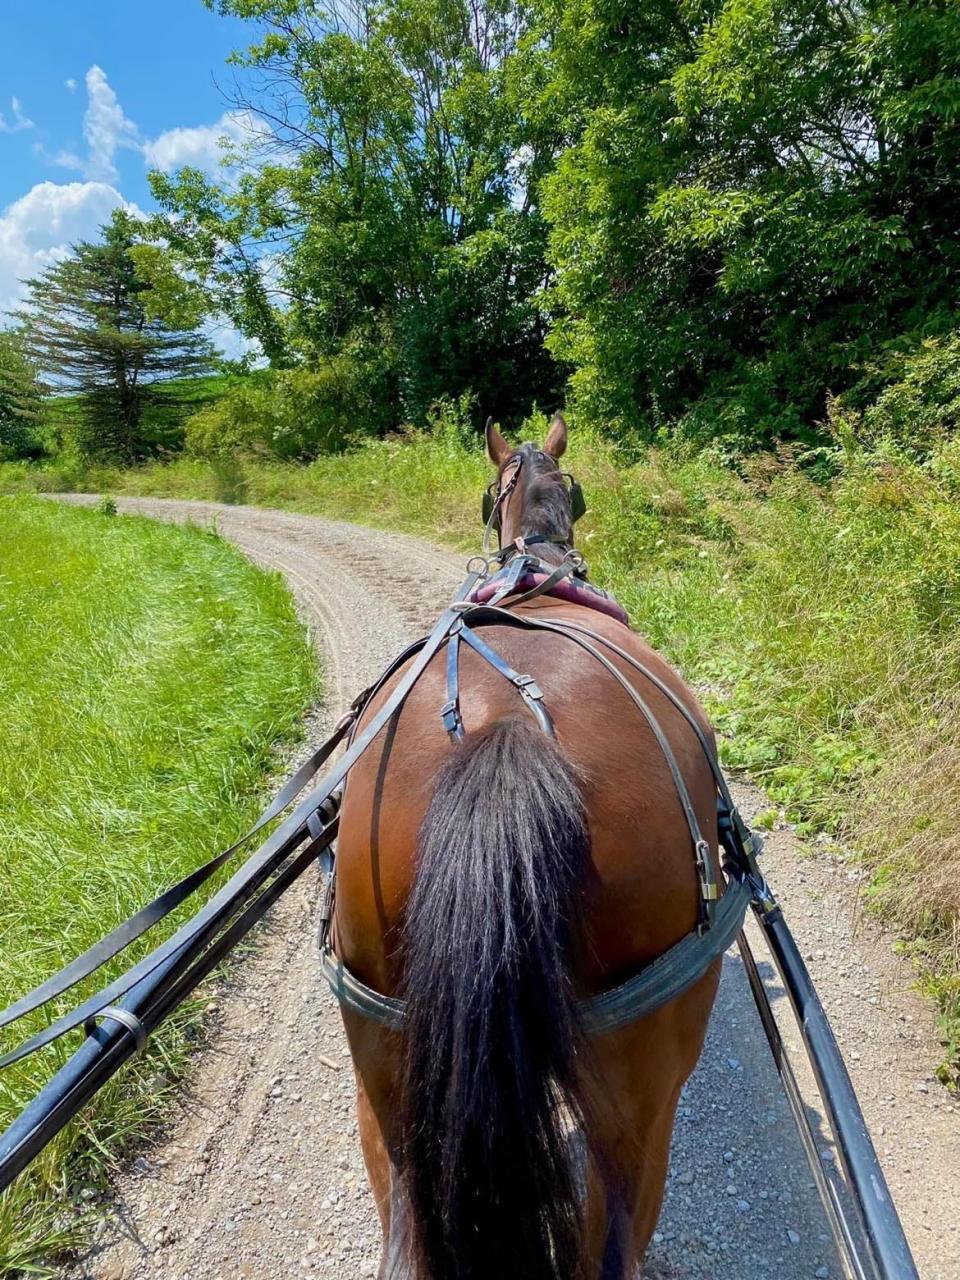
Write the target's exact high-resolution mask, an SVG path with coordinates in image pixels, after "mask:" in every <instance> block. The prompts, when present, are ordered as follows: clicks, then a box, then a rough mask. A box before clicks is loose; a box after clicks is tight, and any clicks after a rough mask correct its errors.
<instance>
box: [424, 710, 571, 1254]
mask: <svg viewBox="0 0 960 1280" xmlns="http://www.w3.org/2000/svg"><path fill="white" fill-rule="evenodd" d="M588 855H589V834H588V828H587V819H586V814H585V811H584V806H583V800H582V797H581V794H580V786H579V784H578V781H577V777H576V774H575V772H574V770H573V768H572V766H571V765H570V763H569V762H568V761H567V760H566V758H565V757H564V755H563V754H562V752H561V751H560V750H559V749H558V748H557V746H556V745H555V744H554V743H553V742H552V741H551V740H550V739H549V738H547V737H546V736H545V735H544V734H543V733H542V732H541V731H540V730H539V729H537V728H535V727H534V726H533V725H532V724H529V723H528V722H527V721H525V720H519V719H509V720H503V721H500V722H499V723H497V724H495V725H493V726H492V727H491V728H489V729H487V730H485V731H484V732H482V733H477V734H475V735H471V736H470V737H469V738H468V739H467V740H466V742H465V743H464V744H463V746H462V747H461V748H460V749H459V750H458V751H457V752H456V754H455V755H454V756H453V757H452V759H451V760H450V761H449V763H448V764H447V765H446V767H445V768H444V769H443V770H442V772H441V773H440V775H439V778H438V781H437V787H436V791H435V793H434V796H433V799H432V801H431V803H430V807H429V809H428V810H427V814H426V817H425V818H424V821H423V826H422V828H421V831H420V839H419V848H418V866H417V875H416V881H415V883H414V887H413V891H412V894H411V898H410V902H409V906H408V909H407V916H406V924H405V932H404V942H403V946H404V953H403V963H404V973H405V991H404V995H405V998H406V1001H407V1006H408V1012H407V1019H406V1023H405V1028H404V1041H405V1049H404V1053H405V1062H404V1073H403V1084H402V1095H401V1117H402V1121H401V1122H402V1133H403V1152H402V1154H403V1166H404V1171H405V1184H406V1191H407V1194H408V1196H409V1198H410V1207H411V1209H412V1215H411V1216H412V1223H411V1227H412V1234H413V1236H414V1245H415V1251H416V1254H417V1258H418V1262H419V1268H420V1273H421V1274H424V1275H427V1276H429V1277H431V1280H479V1278H480V1277H482V1278H483V1280H490V1277H498V1278H499V1280H516V1278H518V1277H523V1280H560V1278H561V1277H563V1278H564V1280H569V1277H571V1276H573V1275H575V1274H576V1273H577V1272H578V1269H579V1268H578V1266H577V1261H576V1259H577V1258H578V1256H579V1252H580V1250H579V1244H580V1235H581V1206H580V1190H579V1178H578V1176H577V1173H576V1170H575V1169H573V1168H572V1167H571V1162H570V1159H569V1155H568V1129H569V1125H570V1122H571V1120H573V1121H576V1120H577V1119H578V1117H579V1116H580V1114H581V1107H580V1104H579V1100H578V1063H577V1035H576V1028H575V1020H574V1011H573V1003H572V995H571V984H570V977H569V962H568V961H569V952H570V942H571V935H572V932H573V917H574V915H575V912H576V903H577V897H578V894H579V892H580V890H581V888H582V885H583V882H584V878H583V873H584V868H585V864H586V861H587V858H588Z"/></svg>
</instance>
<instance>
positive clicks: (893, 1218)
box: [741, 901, 918, 1280]
mask: <svg viewBox="0 0 960 1280" xmlns="http://www.w3.org/2000/svg"><path fill="white" fill-rule="evenodd" d="M753 905H754V916H755V918H756V920H757V922H758V924H759V926H760V929H761V930H762V932H763V935H764V938H765V940H766V943H767V946H768V947H769V948H770V953H771V955H772V956H773V960H774V963H775V965H776V967H777V970H778V972H779V974H780V978H781V980H782V981H783V985H784V987H785V989H786V992H787V995H788V997H789V999H790V1003H791V1005H792V1007H793V1011H794V1013H795V1015H796V1018H797V1022H798V1025H799V1028H800V1034H801V1036H802V1038H803V1043H804V1048H805V1049H806V1052H807V1056H808V1058H809V1060H810V1065H811V1067H812V1069H813V1074H814V1079H815V1080H816V1084H817V1089H818V1090H819V1093H820V1097H821V1099H822V1101H823V1106H824V1110H825V1111H826V1113H827V1119H828V1121H829V1123H830V1127H831V1129H832V1131H833V1135H834V1138H835V1140H836V1144H837V1150H838V1153H839V1156H840V1164H841V1167H842V1169H843V1172H844V1174H845V1176H846V1179H847V1183H848V1185H849V1186H850V1188H851V1190H852V1197H851V1198H852V1201H853V1206H854V1211H855V1214H856V1217H857V1219H858V1221H859V1225H860V1228H861V1231H862V1234H863V1238H864V1241H865V1243H866V1248H867V1252H868V1256H867V1257H866V1258H860V1257H859V1256H857V1255H854V1256H853V1257H852V1258H851V1256H850V1254H851V1249H852V1248H853V1243H852V1241H851V1239H850V1237H849V1234H847V1233H846V1232H844V1233H842V1234H841V1235H839V1236H838V1239H837V1244H838V1246H840V1248H841V1250H842V1252H844V1253H845V1254H846V1255H847V1260H848V1262H851V1263H852V1264H853V1265H854V1266H855V1272H854V1274H856V1275H857V1276H866V1277H870V1278H871V1280H918V1272H917V1268H916V1264H915V1262H914V1260H913V1255H912V1254H911V1252H910V1246H909V1244H908V1243H907V1238H906V1236H905V1234H904V1231H903V1226H902V1224H901V1222H900V1218H899V1216H898V1214H897V1210H896V1206H895V1205H894V1203H893V1198H892V1196H891V1195H890V1190H889V1188H888V1186H887V1182H886V1178H885V1177H884V1175H883V1170H882V1169H881V1167H880V1161H879V1160H878V1159H877V1153H876V1151H875V1149H874V1146H873V1143H872V1142H871V1140H870V1134H869V1132H868V1131H867V1125H866V1121H865V1120H864V1118H863V1112H862V1111H861V1109H860V1103H859V1102H858V1101H857V1095H856V1093H855V1091H854V1088H853V1084H852V1083H851V1080H850V1076H849V1075H848V1073H847V1069H846V1066H845V1065H844V1061H843V1057H842V1055H841V1053H840V1049H839V1046H838V1045H837V1042H836V1039H835V1038H834V1034H833V1031H832V1030H831V1027H830V1023H829V1022H828V1020H827V1015H826V1013H825V1011H824V1008H823V1005H822V1004H821V1003H820V998H819V996H818V995H817V992H816V989H815V987H814V985H813V982H812V981H811V979H810V974H809V973H808V972H807V967H806V965H805V964H804V962H803V958H802V956H801V955H800V950H799V948H798V947H797V944H796V941H795V939H794V937H793V934H792V933H791V932H790V930H789V928H788V927H787V923H786V920H785V919H784V917H783V912H782V911H781V909H780V907H779V906H776V905H774V906H772V907H769V906H765V905H764V904H762V903H759V902H756V901H755V902H754V904H753ZM741 938H743V935H742V934H741ZM743 945H744V946H745V948H746V951H747V952H748V953H749V946H748V945H747V944H746V942H745V940H744V942H743ZM751 967H752V970H753V971H752V973H751ZM747 972H748V977H749V978H750V981H751V986H752V987H753V991H754V997H755V998H756V1000H757V1004H758V1007H759V1008H760V1013H761V1017H763V1014H764V1009H763V1005H762V1003H761V1002H765V1003H766V1004H767V1011H768V1012H769V1001H768V1000H767V997H766V993H765V991H764V988H763V985H762V981H761V979H760V977H759V975H758V974H757V972H756V966H755V964H754V965H753V966H747ZM758 984H759V987H760V989H759V990H757V985H758ZM771 1017H772V1014H771ZM764 1022H765V1024H766V1019H764ZM767 1034H768V1037H769V1035H770V1032H769V1030H768V1032H767ZM771 1044H772V1047H774V1053H775V1056H776V1052H777V1050H776V1047H775V1046H774V1045H773V1043H772V1042H771ZM797 1122H798V1124H801V1125H806V1126H809V1121H807V1119H806V1117H805V1116H803V1115H802V1113H801V1114H800V1115H797ZM808 1131H809V1130H808ZM808 1158H809V1159H810V1162H811V1165H813V1162H814V1161H815V1160H817V1159H818V1157H817V1152H816V1144H815V1143H813V1144H812V1154H810V1152H809V1151H808ZM818 1174H819V1175H820V1178H821V1179H822V1177H823V1172H822V1169H820V1168H815V1169H814V1176H815V1177H816V1176H817V1175H818ZM828 1212H829V1206H828ZM836 1225H837V1224H836V1219H835V1218H834V1216H833V1215H832V1214H831V1226H833V1227H834V1228H836ZM835 1233H836V1232H835Z"/></svg>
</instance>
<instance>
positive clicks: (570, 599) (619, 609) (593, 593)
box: [469, 573, 630, 627]
mask: <svg viewBox="0 0 960 1280" xmlns="http://www.w3.org/2000/svg"><path fill="white" fill-rule="evenodd" d="M546 580H547V575H546V574H545V573H525V574H524V575H523V577H522V578H520V580H519V582H517V584H516V586H515V588H514V591H513V592H512V593H511V594H516V595H519V594H520V593H521V592H522V591H532V590H533V588H534V587H539V586H540V585H541V583H544V582H546ZM502 586H503V583H502V581H501V582H498V581H497V579H496V578H494V579H493V581H492V582H484V583H482V584H481V585H480V586H479V587H477V588H476V589H475V590H474V591H472V592H471V593H470V597H469V598H470V599H471V600H472V601H474V603H476V604H486V602H487V601H488V600H489V599H490V598H491V596H494V595H496V593H497V592H498V591H499V590H500V588H501V587H502ZM544 594H545V595H548V596H555V597H556V598H557V599H558V600H565V601H566V602H567V603H568V604H580V605H583V607H584V608H585V609H597V610H598V611H599V612H600V613H605V614H607V616H608V617H610V618H616V620H617V622H622V623H623V625H624V626H625V627H628V626H629V625H630V619H629V618H628V617H627V611H626V609H624V608H623V606H622V605H620V604H618V603H617V602H616V600H614V599H613V597H612V596H608V595H607V594H606V592H604V591H599V590H598V589H597V588H596V587H591V586H586V585H585V586H576V585H575V583H574V582H572V581H571V580H570V579H569V578H564V579H563V580H562V581H561V582H557V583H555V584H554V586H552V587H551V588H550V590H549V591H547V592H545V593H544ZM509 598H510V597H509V596H508V597H507V600H509Z"/></svg>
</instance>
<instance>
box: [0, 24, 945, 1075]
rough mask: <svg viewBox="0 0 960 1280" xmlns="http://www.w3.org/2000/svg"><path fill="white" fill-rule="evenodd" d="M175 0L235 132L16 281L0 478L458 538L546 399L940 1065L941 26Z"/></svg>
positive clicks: (634, 592)
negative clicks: (927, 1031) (224, 53)
mask: <svg viewBox="0 0 960 1280" xmlns="http://www.w3.org/2000/svg"><path fill="white" fill-rule="evenodd" d="M205 3H207V5H208V7H209V8H211V9H214V10H216V11H217V12H219V13H221V14H223V15H225V16H228V17H230V18H232V19H239V20H249V22H250V27H249V30H250V43H249V44H247V45H246V47H244V48H241V49H238V50H237V52H236V54H235V55H234V56H233V58H232V60H231V70H232V76H231V81H232V84H233V94H234V99H235V101H234V106H235V107H237V108H238V109H239V110H240V112H241V113H242V114H243V116H244V118H246V119H248V120H250V121H255V122H256V124H255V127H253V128H251V130H250V136H249V140H248V143H247V144H244V145H240V146H239V147H237V146H236V145H235V146H234V150H233V153H232V155H231V156H230V157H229V159H230V160H231V162H232V168H229V167H228V168H226V169H224V170H223V171H222V172H221V173H219V174H216V173H209V172H201V171H200V170H199V169H195V168H187V169H183V170H181V171H179V172H177V173H173V174H167V173H153V174H152V175H151V179H150V180H151V186H152V191H153V194H154V197H155V200H156V205H157V210H156V212H155V213H154V215H153V216H152V217H150V218H149V219H148V220H147V221H145V222H139V221H137V222H134V221H133V220H131V219H130V218H129V217H124V216H122V215H117V216H116V217H115V219H114V220H113V222H112V223H111V224H110V225H109V226H108V227H106V228H105V229H104V231H103V236H102V243H101V244H99V245H90V244H85V245H78V246H75V247H74V250H73V253H72V255H70V256H68V257H67V258H66V259H65V260H64V261H63V262H58V263H56V264H54V265H53V266H51V267H50V268H49V269H48V270H47V271H46V272H45V273H43V274H42V275H41V277H40V278H39V279H38V280H35V281H33V282H30V284H29V285H28V287H27V295H26V304H25V306H24V307H23V308H22V309H21V311H20V312H19V313H17V315H16V316H15V317H12V318H11V319H12V321H13V327H12V328H11V329H9V330H8V331H7V332H6V333H5V334H2V335H0V338H2V341H0V487H4V488H6V489H8V490H10V491H14V490H30V489H43V488H46V489H77V488H84V489H89V490H99V491H105V492H121V491H122V492H128V493H131V492H138V493H149V494H177V495H180V496H192V497H205V498H211V499H215V500H218V501H226V502H242V501H245V502H252V503H260V504H266V505H271V506H290V507H296V508H298V509H301V510H305V511H316V512H321V513H328V514H335V515H337V516H345V517H352V518H354V519H357V520H361V521H365V522H374V523H378V522H379V523H382V524H384V525H388V526H390V527H401V528H407V529H413V530H415V531H417V532H422V533H426V534H428V535H431V536H438V537H442V538H444V539H447V540H451V541H453V542H454V543H456V544H457V545H463V546H464V547H466V546H467V545H471V546H475V544H476V536H477V533H476V530H477V526H476V524H475V521H476V519H477V517H476V514H475V512H476V505H477V501H478V494H479V491H480V487H481V484H482V482H483V479H484V478H485V467H484V463H483V461H482V458H481V456H480V451H479V445H478V437H479V432H480V429H481V427H482V423H483V420H484V418H485V416H486V415H487V414H488V413H491V414H493V415H494V416H495V417H496V418H497V419H498V421H500V422H501V423H502V424H503V425H504V426H505V427H506V428H507V429H509V428H510V427H515V428H516V427H518V424H520V423H521V422H522V421H523V420H524V419H525V418H531V416H532V417H533V419H535V418H536V414H537V411H538V406H539V408H540V409H553V408H555V407H557V406H560V405H565V406H566V409H567V410H568V411H569V416H570V420H571V423H573V424H574V428H575V429H574V438H575V440H577V441H578V443H577V445H576V446H575V450H576V451H575V453H574V458H573V461H572V465H575V466H576V467H578V468H579V470H580V471H581V473H582V475H581V479H582V480H583V482H584V483H585V485H586V486H587V487H588V489H589V491H590V494H591V499H592V503H593V510H592V513H591V516H590V518H589V520H588V521H587V522H586V523H585V524H584V526H583V528H582V530H581V531H580V532H581V536H582V538H583V540H584V544H585V548H586V550H587V552H588V554H589V556H590V558H591V560H592V561H593V563H594V568H595V572H596V574H597V576H598V578H600V579H601V580H602V581H605V582H606V583H607V584H608V585H610V586H612V587H613V588H614V589H615V590H617V591H618V592H619V593H620V594H621V595H622V596H623V598H624V600H625V602H626V603H627V605H628V607H629V608H630V609H631V611H632V613H633V616H634V618H635V620H636V622H637V624H638V625H639V626H640V627H642V628H643V629H645V630H646V631H647V632H649V634H650V635H651V637H652V638H653V640H654V642H655V643H657V644H659V645H660V646H661V647H663V648H664V649H665V650H666V651H667V652H668V653H669V654H670V656H671V657H673V658H674V660H675V661H677V662H679V663H680V664H681V665H682V666H683V668H684V670H685V671H686V672H687V674H688V675H689V676H691V677H692V678H694V679H697V680H699V681H700V682H701V683H702V684H703V685H704V686H705V687H707V688H708V689H709V690H711V700H712V703H713V707H712V709H713V712H714V715H715V717H716V718H717V719H718V720H719V721H720V723H721V726H722V727H723V728H724V729H725V730H727V731H728V739H727V741H726V743H725V751H726V752H727V755H728V757H729V760H730V762H731V763H733V764H739V765H744V766H748V767H749V768H750V769H751V770H752V771H753V772H754V774H755V775H756V776H757V777H758V778H759V779H760V780H761V781H762V782H764V783H765V785H766V786H767V787H768V789H769V790H770V793H771V795H772V797H773V798H774V799H775V800H776V801H777V802H778V803H781V804H783V805H784V806H785V807H786V808H787V809H788V811H789V812H790V813H791V815H792V816H794V817H795V818H796V819H797V820H798V821H799V822H801V823H802V824H804V825H805V826H807V827H809V828H810V829H811V830H812V829H814V828H816V829H818V830H820V831H822V832H826V833H827V835H828V836H829V835H831V834H833V833H836V834H838V835H842V836H843V837H844V840H845V841H846V842H847V843H848V844H849V846H850V847H851V848H852V849H854V850H855V851H856V852H857V854H858V855H859V856H861V857H862V858H864V859H865V860H866V861H867V863H868V864H869V866H870V868H871V881H870V884H871V887H870V899H871V902H872V903H873V904H874V905H875V906H876V907H877V909H878V910H882V911H883V912H885V913H886V914H887V915H888V917H889V918H891V919H893V920H894V921H895V923H896V925H897V927H898V928H900V929H901V930H902V932H903V937H904V939H905V944H904V945H906V946H908V947H909V948H910V949H912V950H914V951H915V952H916V953H917V957H918V960H919V961H920V964H921V967H922V972H923V973H924V975H925V980H926V981H928V982H929V984H930V986H931V989H932V990H933V991H935V993H936V994H937V996H938V998H939V999H940V1001H941V1006H942V1008H943V1009H944V1016H945V1026H946V1027H947V1028H948V1030H947V1031H946V1033H945V1039H946V1040H947V1041H948V1050H947V1053H948V1056H952V1057H953V1059H954V1060H956V1058H957V1044H958V1032H957V1027H958V1025H960V989H958V984H960V979H958V977H957V974H958V972H960V938H958V929H960V925H958V923H957V921H958V906H960V902H958V896H960V890H958V885H960V876H958V871H960V865H958V864H960V849H958V844H957V836H956V834H955V833H956V831H958V830H960V738H958V732H960V731H958V729H957V727H956V726H957V724H958V723H960V718H958V716H957V714H956V713H957V710H958V708H957V705H956V704H957V701H958V698H960V694H958V688H960V683H958V676H960V666H958V661H960V660H958V641H957V638H956V637H957V632H958V628H957V621H958V618H957V613H958V609H960V533H958V528H957V516H956V514H955V512H956V510H957V498H958V488H960V454H958V440H960V435H958V432H960V250H958V242H957V236H956V227H957V223H958V213H960V88H958V86H960V6H957V5H950V4H944V3H937V4H926V5H923V4H921V5H917V4H912V3H909V2H907V0H837V2H836V3H831V4H823V3H822V2H821V0H791V2H790V3H786V2H785V0H702V2H701V0H697V2H694V0H683V2H682V3H679V4H671V5H659V6H657V5H653V6H641V7H640V8H639V9H638V6H636V5H624V4H617V3H614V4H610V3H608V0H531V3H529V4H525V5H523V6H516V5H509V4H507V5H504V4H502V3H500V2H499V0H479V2H478V3H476V4H469V5H468V4H466V3H465V0H463V2H461V0H452V2H451V3H449V4H445V5H435V4H431V3H429V0H403V3H401V2H400V0H384V3H382V4H380V5H378V6H377V7H376V8H375V10H372V9H370V8H369V7H366V6H357V5H355V4H353V3H352V0H331V3H330V4H329V5H327V6H325V7H324V8H323V9H320V8H318V7H317V6H316V5H315V4H314V3H309V2H308V0H205ZM238 151H239V152H241V153H242V154H238ZM223 321H226V322H228V323H229V324H230V325H232V326H233V327H234V328H235V329H236V330H237V331H238V332H239V333H240V334H241V335H242V336H243V337H244V338H245V339H247V340H248V342H249V343H250V347H251V349H250V353H249V354H248V355H247V356H245V357H244V358H243V359H242V360H241V361H239V362H236V363H234V364H225V363H223V362H220V364H219V366H217V373H216V375H214V374H211V376H208V377H207V378H205V379H202V380H201V379H196V380H194V379H191V378H190V376H188V375H190V374H191V373H195V372H198V371H200V370H203V369H208V368H210V369H212V368H214V366H211V365H210V352H209V349H208V347H207V343H206V342H205V340H204V339H203V337H202V335H203V334H204V333H205V332H208V331H209V327H210V325H211V324H213V323H218V322H223ZM77 352H86V353H87V357H89V358H87V357H84V359H83V360H81V361H80V363H79V366H78V367H75V368H73V376H72V375H71V366H70V365H69V364H68V365H67V366H63V361H62V359H61V357H62V356H63V355H64V354H66V355H68V356H70V357H71V359H74V360H77V359H79V357H78V356H77ZM178 374H179V375H181V376H177V375H178ZM191 387H195V388H196V389H197V392H196V394H195V395H194V394H193V393H192V392H191V390H190V388H191ZM131 462H132V463H133V464H134V465H132V466H131V465H129V464H131ZM119 466H125V467H126V469H124V470H120V469H118V467H119Z"/></svg>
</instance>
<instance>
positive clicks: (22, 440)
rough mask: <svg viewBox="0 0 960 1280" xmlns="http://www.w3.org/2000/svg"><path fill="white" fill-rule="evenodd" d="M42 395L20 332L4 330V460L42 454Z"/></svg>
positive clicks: (0, 429) (0, 421)
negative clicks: (38, 435) (39, 433)
mask: <svg viewBox="0 0 960 1280" xmlns="http://www.w3.org/2000/svg"><path fill="white" fill-rule="evenodd" d="M40 404H41V392H40V383H39V379H38V377H37V371H36V369H35V368H34V367H33V365H32V364H31V362H30V360H29V359H28V357H27V355H26V353H25V351H24V335H23V333H22V332H21V331H20V330H18V329H0V460H2V459H3V458H22V457H31V456H34V455H36V454H38V453H39V452H41V450H40V445H39V441H38V439H37V424H38V422H39V420H40Z"/></svg>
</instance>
